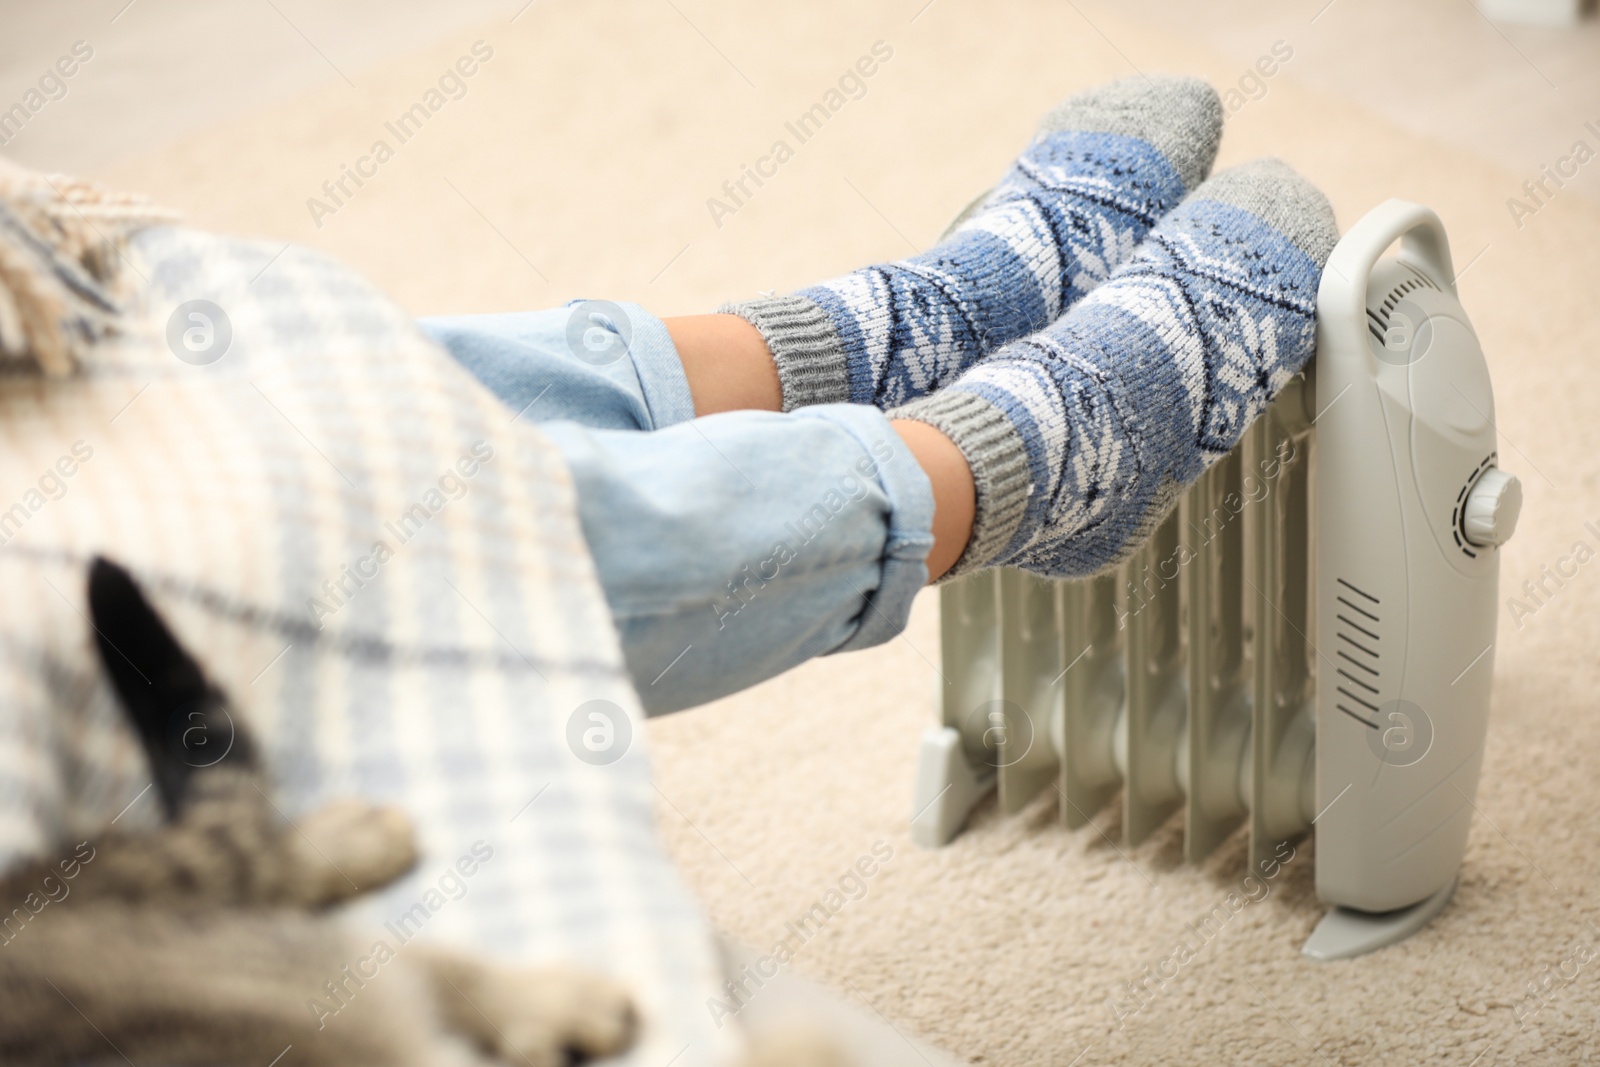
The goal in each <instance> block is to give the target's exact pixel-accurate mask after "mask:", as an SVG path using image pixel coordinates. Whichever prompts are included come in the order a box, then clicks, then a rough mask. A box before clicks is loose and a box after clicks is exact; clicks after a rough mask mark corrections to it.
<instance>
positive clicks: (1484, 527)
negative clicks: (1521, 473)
mask: <svg viewBox="0 0 1600 1067" xmlns="http://www.w3.org/2000/svg"><path fill="white" fill-rule="evenodd" d="M1521 511H1522V483H1521V482H1519V481H1517V476H1516V475H1515V474H1508V473H1506V472H1505V471H1503V470H1501V469H1500V468H1499V467H1490V468H1489V469H1488V470H1486V471H1484V472H1483V476H1482V477H1481V478H1479V479H1478V480H1477V481H1476V482H1475V483H1473V486H1472V489H1471V491H1470V492H1468V493H1467V502H1466V504H1465V505H1464V506H1463V508H1462V515H1461V529H1462V532H1463V533H1465V534H1466V537H1467V540H1468V541H1471V542H1472V543H1473V544H1475V545H1503V544H1505V543H1506V542H1507V541H1509V540H1510V539H1511V533H1512V531H1513V530H1515V529H1516V528H1517V515H1518V514H1520V513H1521Z"/></svg>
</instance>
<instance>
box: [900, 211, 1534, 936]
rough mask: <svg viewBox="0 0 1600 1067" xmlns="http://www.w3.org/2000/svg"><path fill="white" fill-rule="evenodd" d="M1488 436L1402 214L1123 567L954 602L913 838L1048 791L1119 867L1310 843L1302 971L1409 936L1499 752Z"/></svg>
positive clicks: (1427, 216)
mask: <svg viewBox="0 0 1600 1067" xmlns="http://www.w3.org/2000/svg"><path fill="white" fill-rule="evenodd" d="M1397 240H1398V241H1399V249H1398V254H1396V255H1393V256H1387V257H1386V256H1385V252H1386V251H1387V250H1388V249H1389V248H1390V246H1391V245H1392V244H1394V243H1395V242H1396V241H1397ZM1495 437H1496V433H1495V423H1494V396H1493V393H1492V391H1491V388H1490V384H1489V373H1488V368H1487V366H1486V365H1485V363H1484V358H1483V353H1482V350H1481V349H1480V348H1479V346H1478V340H1477V336H1476V334H1475V333H1474V332H1473V329H1472V325H1471V323H1470V322H1469V321H1468V319H1467V316H1466V314H1465V312H1464V311H1463V310H1462V308H1461V304H1460V301H1459V298H1458V297H1457V294H1456V286H1455V273H1454V270H1453V269H1452V266H1451V260H1450V249H1449V244H1448V241H1447V239H1446V237H1445V233H1444V228H1443V226H1442V224H1441V223H1440V221H1439V218H1438V216H1437V215H1435V214H1434V213H1433V212H1432V211H1430V210H1428V209H1427V208H1424V207H1420V206H1418V205H1416V204H1410V203H1406V202H1404V201H1400V200H1391V201H1389V202H1387V203H1385V204H1383V205H1381V206H1380V207H1378V208H1377V209H1375V210H1374V211H1372V212H1371V213H1370V214H1368V215H1367V216H1366V217H1365V218H1363V219H1362V220H1361V221H1360V222H1359V223H1357V224H1356V226H1355V227H1354V228H1352V229H1351V230H1350V232H1349V233H1348V234H1346V235H1345V237H1344V238H1343V240H1341V241H1340V242H1339V244H1338V246H1337V247H1336V248H1335V249H1334V252H1333V255H1332V257H1331V258H1330V259H1329V261H1328V264H1327V267H1326V269H1325V270H1324V272H1323V276H1322V283H1321V287H1320V289H1319V291H1318V294H1317V354H1316V358H1315V359H1314V360H1313V361H1312V363H1311V364H1310V366H1308V368H1307V370H1306V372H1305V374H1303V375H1302V376H1300V377H1299V378H1297V379H1296V380H1295V381H1294V382H1292V383H1291V384H1290V386H1289V387H1288V388H1286V389H1285V390H1284V391H1283V393H1282V394H1280V396H1279V398H1278V400H1277V401H1276V402H1275V403H1274V404H1273V406H1272V407H1271V408H1270V409H1269V410H1268V411H1267V412H1266V413H1265V414H1263V415H1262V416H1261V417H1260V418H1259V419H1257V421H1256V422H1255V423H1254V424H1253V425H1252V426H1251V428H1250V429H1249V431H1248V432H1247V433H1246V435H1245V437H1244V440H1243V442H1242V443H1241V444H1240V446H1239V447H1238V448H1236V449H1234V451H1233V452H1231V453H1230V454H1229V455H1228V456H1226V457H1225V458H1224V459H1222V460H1221V461H1219V462H1218V463H1216V464H1215V465H1213V466H1212V467H1211V469H1209V470H1208V471H1207V472H1206V473H1205V474H1204V475H1203V476H1202V477H1201V479H1200V480H1199V482H1198V483H1196V484H1195V485H1194V486H1193V487H1192V488H1191V489H1189V490H1188V492H1187V493H1186V494H1185V495H1184V497H1183V499H1182V500H1181V502H1180V504H1179V506H1178V508H1177V510H1176V511H1175V513H1174V514H1173V515H1172V516H1171V517H1170V518H1169V519H1167V520H1166V521H1165V522H1164V523H1163V524H1162V525H1161V526H1160V528H1159V529H1158V530H1157V531H1156V533H1155V535H1154V537H1153V538H1152V539H1151V540H1150V541H1149V542H1148V543H1147V544H1146V545H1145V546H1143V547H1142V548H1141V549H1140V550H1139V551H1138V552H1137V553H1136V554H1135V555H1134V556H1133V557H1132V558H1131V559H1130V560H1129V561H1128V562H1126V563H1125V564H1123V565H1122V566H1121V567H1119V568H1118V569H1117V570H1116V571H1114V572H1112V573H1110V574H1107V575H1103V576H1101V577H1098V578H1093V579H1089V580H1086V581H1061V582H1055V581H1047V580H1042V579H1038V578H1035V577H1033V576H1031V575H1029V574H1025V573H1023V572H1020V571H990V572H985V573H981V574H976V575H973V576H970V577H967V578H964V579H960V580H957V581H955V582H952V583H950V584H949V585H948V586H946V587H945V588H944V590H943V592H942V595H941V600H940V605H941V611H942V618H943V621H942V630H943V632H942V643H943V650H944V675H945V680H946V681H945V684H944V685H943V696H942V719H943V723H942V725H941V726H939V727H937V728H931V729H929V730H928V731H926V732H925V733H924V735H923V739H922V748H921V753H920V762H919V767H918V777H917V787H916V794H917V795H916V798H915V803H914V806H913V811H914V816H913V822H912V829H913V836H914V837H915V839H916V840H917V841H918V843H920V844H922V845H926V846H939V845H943V844H945V843H947V842H948V841H949V840H950V839H951V838H952V837H953V836H954V835H955V834H956V833H957V832H958V831H959V830H960V828H961V826H962V824H963V823H964V822H965V820H966V818H967V816H968V814H969V813H970V812H971V810H972V808H973V806H974V805H975V804H976V803H977V802H978V801H979V800H980V799H981V798H982V797H983V796H984V795H985V794H986V793H987V792H988V791H989V790H990V789H998V793H999V797H998V801H999V805H1000V808H1001V810H1002V811H1004V812H1008V813H1009V812H1015V811H1017V810H1018V809H1020V808H1021V807H1023V806H1024V805H1025V804H1027V803H1028V802H1029V801H1030V800H1032V799H1033V798H1034V797H1035V796H1036V795H1037V794H1039V793H1040V792H1041V791H1044V790H1051V791H1053V792H1054V793H1056V795H1057V800H1058V801H1059V807H1060V812H1061V817H1062V818H1063V819H1064V820H1065V821H1066V823H1067V825H1069V826H1081V825H1083V824H1084V823H1086V822H1088V821H1089V819H1090V818H1091V817H1092V816H1093V815H1094V814H1095V813H1096V812H1098V811H1099V810H1101V809H1102V808H1103V807H1104V806H1105V805H1107V804H1109V803H1110V802H1111V801H1112V799H1113V798H1114V797H1116V796H1117V795H1118V794H1119V793H1120V796H1121V804H1122V832H1123V835H1124V837H1125V839H1126V841H1127V842H1128V843H1129V844H1130V845H1133V844H1138V843H1139V842H1140V841H1142V840H1144V839H1145V838H1146V837H1148V836H1149V835H1150V834H1151V833H1152V832H1153V831H1155V830H1156V829H1157V828H1158V827H1160V826H1161V825H1162V824H1163V823H1165V822H1166V821H1167V819H1169V818H1171V817H1173V816H1174V815H1175V814H1176V813H1177V812H1178V811H1179V809H1182V813H1183V816H1182V817H1183V820H1184V822H1183V829H1184V851H1185V855H1186V858H1187V859H1188V860H1189V861H1190V862H1198V861H1200V860H1202V859H1204V858H1205V857H1206V856H1207V855H1208V854H1209V853H1210V852H1211V851H1212V850H1213V849H1215V848H1216V847H1217V846H1218V845H1219V844H1220V843H1221V842H1222V841H1223V839H1224V838H1227V837H1228V836H1229V835H1231V834H1233V833H1234V832H1235V831H1237V830H1239V829H1240V828H1241V827H1242V828H1245V830H1246V832H1247V833H1248V836H1249V864H1250V869H1251V870H1252V871H1267V870H1270V869H1272V868H1271V864H1272V863H1273V861H1274V858H1275V855H1276V850H1277V849H1278V848H1279V846H1280V845H1281V843H1282V842H1285V841H1290V840H1293V839H1295V838H1297V837H1299V836H1300V835H1303V834H1305V833H1307V832H1313V833H1315V835H1316V848H1315V863H1316V884H1317V894H1318V896H1319V897H1320V898H1321V900H1322V901H1323V902H1324V903H1326V904H1327V905H1329V906H1330V910H1329V911H1328V913H1327V915H1326V916H1325V917H1324V918H1323V920H1322V922H1321V923H1320V924H1319V925H1318V926H1317V928H1316V930H1315V931H1314V932H1313V933H1312V935H1311V938H1310V939H1309V940H1308V941H1307V942H1306V945H1305V948H1304V951H1305V953H1306V954H1307V955H1308V956H1312V957H1315V958H1317V959H1339V958H1344V957H1349V956H1355V955H1360V954H1361V953H1364V952H1369V951H1372V950H1374V949H1377V948H1381V947H1383V946H1384V945H1388V944H1392V943H1394V942H1396V941H1399V940H1401V939H1403V938H1405V937H1407V936H1409V935H1410V934H1412V933H1414V932H1415V931H1416V930H1418V929H1420V928H1421V927H1422V926H1423V925H1425V924H1426V923H1427V922H1428V921H1429V920H1430V919H1432V918H1433V916H1434V915H1436V914H1438V912H1439V911H1440V910H1441V909H1442V908H1443V907H1444V906H1445V904H1446V903H1447V902H1448V901H1449V899H1450V896H1451V894H1452V893H1453V892H1454V890H1455V885H1456V876H1457V872H1458V870H1459V868H1460V866H1461V860H1462V855H1463V852H1464V850H1465V848H1466V841H1467V831H1468V828H1469V825H1470V823H1471V817H1472V813H1473V797H1474V794H1475V793H1476V791H1477V784H1478V771H1479V767H1480V765H1481V763H1482V758H1483V744H1484V737H1485V733H1486V730H1487V726H1488V716H1489V690H1490V681H1491V677H1492V675H1493V667H1494V642H1495V622H1496V614H1497V602H1496V601H1497V597H1496V593H1497V583H1498V576H1499V552H1498V546H1499V545H1501V544H1503V543H1504V542H1505V541H1506V539H1507V538H1509V537H1510V536H1511V532H1512V529H1513V528H1514V526H1515V524H1516V520H1517V513H1518V511H1519V509H1520V507H1521V487H1520V485H1519V483H1518V481H1517V479H1516V478H1515V476H1513V475H1510V474H1507V473H1506V472H1504V471H1502V470H1501V469H1500V468H1499V467H1498V466H1497V456H1496V452H1495Z"/></svg>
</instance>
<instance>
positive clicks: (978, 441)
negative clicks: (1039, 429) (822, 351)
mask: <svg viewBox="0 0 1600 1067" xmlns="http://www.w3.org/2000/svg"><path fill="white" fill-rule="evenodd" d="M885 414H886V415H887V416H888V417H889V418H891V419H914V420H916V421H917V422H925V423H927V424H928V425H929V426H932V427H933V428H934V429H936V430H938V431H939V432H940V433H942V434H944V435H945V436H946V437H948V438H950V440H951V441H954V442H955V445H956V447H957V448H959V449H961V454H962V455H964V456H966V458H967V463H968V464H969V465H970V466H971V467H972V481H973V484H974V485H975V486H976V487H977V491H978V492H977V498H978V499H977V505H978V506H977V514H976V515H975V516H974V517H973V522H972V538H971V540H969V541H968V542H967V549H966V551H965V552H963V553H962V554H961V558H960V559H958V560H956V564H955V566H954V567H951V568H950V570H949V572H948V573H947V574H946V575H945V578H946V579H948V578H955V577H958V576H960V575H962V574H966V573H968V572H970V571H975V570H977V569H978V568H979V567H982V566H985V565H986V564H988V563H989V562H990V561H991V560H993V559H994V558H995V557H996V556H997V555H999V554H1000V550H1001V549H1003V548H1005V547H1006V545H1007V544H1009V543H1010V541H1011V538H1012V537H1013V536H1015V535H1016V532H1017V527H1018V526H1020V525H1022V515H1023V512H1024V511H1026V510H1027V507H1028V496H1029V494H1030V492H1031V491H1032V489H1033V477H1032V474H1031V473H1030V471H1029V468H1028V452H1027V449H1026V448H1024V447H1023V444H1022V437H1021V435H1019V434H1018V433H1017V430H1016V427H1015V426H1013V425H1012V424H1011V420H1010V419H1008V418H1007V417H1006V414H1005V412H1003V411H1001V410H1000V409H999V408H997V407H995V406H994V405H993V404H991V403H989V401H987V400H985V399H983V398H982V397H980V396H976V395H974V394H972V393H964V392H959V391H957V390H953V389H946V390H944V391H942V392H938V393H934V394H933V395H932V396H925V397H923V398H921V399H920V400H913V401H912V402H911V403H909V404H906V405H904V406H903V407H898V408H895V409H894V410H892V411H888V412H885ZM942 580H944V579H941V581H942Z"/></svg>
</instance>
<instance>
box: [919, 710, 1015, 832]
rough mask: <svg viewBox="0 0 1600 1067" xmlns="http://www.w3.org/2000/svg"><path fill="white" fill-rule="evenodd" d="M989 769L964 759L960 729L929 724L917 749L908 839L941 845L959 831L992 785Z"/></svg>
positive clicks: (992, 772) (991, 773) (991, 774)
mask: <svg viewBox="0 0 1600 1067" xmlns="http://www.w3.org/2000/svg"><path fill="white" fill-rule="evenodd" d="M994 782H995V775H994V771H993V770H992V769H988V768H985V773H982V774H980V773H978V772H977V771H976V770H974V769H973V767H972V764H971V763H969V762H967V754H966V751H965V749H964V748H963V747H962V744H961V734H960V732H959V731H957V730H955V729H953V728H951V727H949V726H943V727H929V728H928V729H926V730H924V731H922V746H921V749H920V750H919V751H918V753H917V791H916V799H915V800H914V801H913V806H912V809H911V812H912V814H911V840H912V841H914V842H916V843H917V844H918V845H921V846H922V847H923V848H943V847H944V846H945V845H948V844H949V843H950V839H951V838H953V837H955V836H956V834H958V833H960V832H961V827H962V826H963V825H965V824H966V821H967V816H968V815H971V814H972V809H973V808H975V807H977V806H978V801H980V800H982V799H983V798H984V797H985V796H986V795H988V793H989V791H990V790H992V789H993V788H994Z"/></svg>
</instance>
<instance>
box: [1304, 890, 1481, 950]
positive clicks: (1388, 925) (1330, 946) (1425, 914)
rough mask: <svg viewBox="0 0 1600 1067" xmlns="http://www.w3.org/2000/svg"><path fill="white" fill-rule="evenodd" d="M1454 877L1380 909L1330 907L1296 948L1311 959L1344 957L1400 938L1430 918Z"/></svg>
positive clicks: (1449, 894)
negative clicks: (1423, 895)
mask: <svg viewBox="0 0 1600 1067" xmlns="http://www.w3.org/2000/svg"><path fill="white" fill-rule="evenodd" d="M1457 881H1458V879H1456V878H1452V879H1450V884H1449V885H1447V886H1445V887H1444V888H1443V889H1441V890H1439V891H1438V892H1437V893H1435V894H1434V895H1433V896H1431V897H1429V898H1428V899H1427V900H1423V901H1420V902H1418V903H1416V904H1413V905H1411V906H1410V907H1409V908H1400V909H1398V910H1396V911H1386V912H1381V913H1374V912H1367V911H1355V910H1353V909H1351V908H1331V909H1329V911H1328V914H1326V915H1324V916H1323V917H1322V921H1321V922H1319V923H1317V928H1316V929H1315V930H1313V931H1311V936H1310V937H1308V938H1306V943H1305V945H1304V946H1303V947H1302V948H1301V949H1300V951H1301V952H1302V953H1303V954H1305V955H1307V956H1310V957H1311V958H1312V959H1314V960H1321V961H1323V962H1324V963H1326V962H1327V961H1329V960H1347V959H1351V958H1352V957H1355V956H1365V955H1366V954H1367V953H1369V952H1376V951H1377V950H1378V949H1380V948H1387V947H1388V946H1390V945H1393V944H1396V943H1398V942H1400V941H1404V940H1405V939H1406V938H1408V937H1410V936H1411V935H1412V934H1414V933H1416V932H1417V931H1418V930H1420V929H1422V928H1423V927H1424V926H1427V925H1428V923H1430V922H1432V921H1433V917H1434V916H1435V915H1438V914H1439V913H1440V912H1441V911H1443V910H1444V906H1445V905H1446V904H1448V903H1450V898H1451V897H1452V896H1454V895H1455V892H1456V882H1457Z"/></svg>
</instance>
